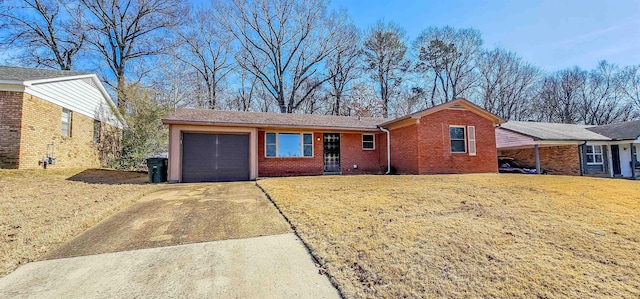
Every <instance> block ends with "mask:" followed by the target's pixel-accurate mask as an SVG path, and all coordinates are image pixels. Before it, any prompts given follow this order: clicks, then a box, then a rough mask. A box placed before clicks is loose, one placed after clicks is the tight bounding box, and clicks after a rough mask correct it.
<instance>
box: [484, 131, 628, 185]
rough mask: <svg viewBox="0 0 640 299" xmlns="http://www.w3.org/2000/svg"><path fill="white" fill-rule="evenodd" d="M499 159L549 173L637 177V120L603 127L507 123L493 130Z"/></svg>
mask: <svg viewBox="0 0 640 299" xmlns="http://www.w3.org/2000/svg"><path fill="white" fill-rule="evenodd" d="M496 140H497V141H496V144H497V148H498V156H500V157H510V158H514V159H516V160H519V161H521V162H524V163H525V164H528V165H529V166H530V167H532V168H533V167H536V165H537V167H538V168H540V170H546V171H547V172H548V173H549V174H563V175H588V176H600V177H626V178H637V177H638V176H639V175H640V171H639V170H638V168H639V167H640V163H638V162H637V161H638V150H639V149H640V121H631V122H623V123H618V124H611V125H605V126H587V125H574V124H556V123H541V122H521V121H510V122H506V123H503V124H501V125H500V127H498V128H496Z"/></svg>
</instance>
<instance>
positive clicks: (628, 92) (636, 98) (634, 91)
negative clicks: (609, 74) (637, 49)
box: [620, 65, 640, 113]
mask: <svg viewBox="0 0 640 299" xmlns="http://www.w3.org/2000/svg"><path fill="white" fill-rule="evenodd" d="M620 75H621V77H622V78H621V81H622V82H623V87H622V91H623V92H624V94H625V96H626V98H627V99H628V101H629V102H631V103H632V104H634V105H635V109H636V112H638V113H640V65H631V66H627V67H625V68H624V70H623V71H622V72H621V74H620Z"/></svg>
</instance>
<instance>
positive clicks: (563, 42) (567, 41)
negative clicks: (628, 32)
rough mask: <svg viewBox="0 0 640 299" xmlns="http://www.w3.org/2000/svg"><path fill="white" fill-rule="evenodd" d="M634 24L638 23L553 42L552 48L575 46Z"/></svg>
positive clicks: (616, 26) (620, 25)
mask: <svg viewBox="0 0 640 299" xmlns="http://www.w3.org/2000/svg"><path fill="white" fill-rule="evenodd" d="M635 23H638V21H633V22H629V23H626V24H619V25H615V26H611V27H608V28H604V29H600V30H596V31H592V32H589V33H585V34H582V35H578V36H574V37H572V38H568V39H564V40H561V41H558V42H555V43H553V44H552V45H553V46H566V45H570V44H575V43H577V42H579V41H582V40H586V39H589V38H592V37H596V36H599V35H602V34H605V33H607V32H611V31H615V30H618V29H620V28H624V27H627V26H630V25H632V24H635Z"/></svg>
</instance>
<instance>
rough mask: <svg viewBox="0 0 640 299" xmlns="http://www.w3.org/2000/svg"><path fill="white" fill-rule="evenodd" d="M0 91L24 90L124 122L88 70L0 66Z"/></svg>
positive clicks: (94, 115) (104, 118) (113, 121)
mask: <svg viewBox="0 0 640 299" xmlns="http://www.w3.org/2000/svg"><path fill="white" fill-rule="evenodd" d="M0 91H14V92H24V93H28V94H30V95H33V96H36V97H38V98H40V99H42V100H45V101H48V102H51V103H53V104H55V105H58V106H60V107H64V108H67V109H71V110H72V111H74V112H77V113H80V114H82V115H85V116H87V117H90V118H93V119H97V120H100V121H103V122H107V123H109V124H111V125H115V126H116V127H123V126H125V120H124V118H123V117H122V115H121V114H120V111H119V110H118V108H117V107H116V106H115V104H114V102H113V100H112V99H111V96H110V95H109V93H108V92H107V90H106V89H105V88H104V86H103V85H102V82H100V79H99V78H98V76H96V75H95V74H92V73H84V72H75V71H61V70H50V69H36V68H23V67H15V66H0Z"/></svg>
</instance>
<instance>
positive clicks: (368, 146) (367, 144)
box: [362, 141, 373, 149]
mask: <svg viewBox="0 0 640 299" xmlns="http://www.w3.org/2000/svg"><path fill="white" fill-rule="evenodd" d="M362 148H366V149H373V142H370V141H369V142H367V141H365V142H363V143H362Z"/></svg>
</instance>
